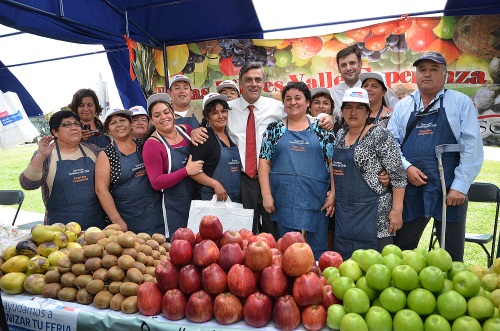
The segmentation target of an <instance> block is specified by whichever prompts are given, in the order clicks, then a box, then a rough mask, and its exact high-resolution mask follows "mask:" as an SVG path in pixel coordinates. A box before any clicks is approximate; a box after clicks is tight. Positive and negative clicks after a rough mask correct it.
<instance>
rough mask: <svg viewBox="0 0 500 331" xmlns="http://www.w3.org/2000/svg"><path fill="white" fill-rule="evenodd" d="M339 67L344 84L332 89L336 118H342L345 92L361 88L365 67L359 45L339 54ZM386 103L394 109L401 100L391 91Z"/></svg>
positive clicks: (345, 49) (388, 91) (347, 48)
mask: <svg viewBox="0 0 500 331" xmlns="http://www.w3.org/2000/svg"><path fill="white" fill-rule="evenodd" d="M337 66H338V68H339V73H340V75H341V76H342V79H343V80H344V82H342V83H340V84H338V85H335V86H334V87H332V88H331V89H330V91H331V93H332V97H333V101H334V102H335V111H334V117H339V116H340V106H341V105H342V98H343V97H344V93H345V91H347V90H348V89H350V88H352V87H361V83H362V82H361V81H360V80H359V75H360V74H361V68H362V67H363V60H361V50H360V49H359V48H358V46H357V45H352V46H349V47H346V48H344V49H342V50H341V51H340V52H338V53H337ZM385 101H386V104H387V105H388V107H390V108H393V107H394V106H395V105H396V103H397V102H398V101H399V98H398V97H397V96H396V95H395V94H394V92H392V91H391V90H390V89H388V90H387V93H386V94H385Z"/></svg>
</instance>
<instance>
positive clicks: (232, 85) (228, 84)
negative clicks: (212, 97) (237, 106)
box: [216, 79, 240, 95]
mask: <svg viewBox="0 0 500 331" xmlns="http://www.w3.org/2000/svg"><path fill="white" fill-rule="evenodd" d="M226 87H229V88H234V89H235V90H236V91H238V95H240V90H239V89H238V85H236V83H235V82H234V80H230V79H229V80H224V81H222V82H221V83H220V84H219V85H218V86H217V88H216V89H217V93H220V90H222V89H223V88H226Z"/></svg>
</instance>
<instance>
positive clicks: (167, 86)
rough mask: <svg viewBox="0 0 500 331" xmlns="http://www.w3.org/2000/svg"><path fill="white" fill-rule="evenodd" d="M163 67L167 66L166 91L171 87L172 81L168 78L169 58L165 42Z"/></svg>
mask: <svg viewBox="0 0 500 331" xmlns="http://www.w3.org/2000/svg"><path fill="white" fill-rule="evenodd" d="M162 53H163V67H164V68H165V91H166V90H167V89H168V88H169V87H170V82H169V78H168V59H167V45H166V44H165V42H163V49H162Z"/></svg>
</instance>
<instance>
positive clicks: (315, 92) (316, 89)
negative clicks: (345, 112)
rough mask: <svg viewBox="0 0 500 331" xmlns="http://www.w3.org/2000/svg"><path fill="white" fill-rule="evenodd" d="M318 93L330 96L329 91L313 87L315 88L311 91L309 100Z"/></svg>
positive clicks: (324, 88)
mask: <svg viewBox="0 0 500 331" xmlns="http://www.w3.org/2000/svg"><path fill="white" fill-rule="evenodd" d="M318 93H326V94H329V95H330V96H331V95H332V94H331V93H330V90H329V89H327V88H326V87H315V88H312V89H311V98H312V97H313V96H315V95H316V94H318Z"/></svg>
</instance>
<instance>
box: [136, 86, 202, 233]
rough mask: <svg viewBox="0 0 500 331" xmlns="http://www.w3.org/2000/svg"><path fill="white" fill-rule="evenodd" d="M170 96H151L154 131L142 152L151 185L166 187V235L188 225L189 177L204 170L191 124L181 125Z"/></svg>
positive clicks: (192, 185) (147, 139)
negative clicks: (193, 151)
mask: <svg viewBox="0 0 500 331" xmlns="http://www.w3.org/2000/svg"><path fill="white" fill-rule="evenodd" d="M170 101H171V99H170V96H169V95H168V94H166V93H157V94H154V95H152V96H150V97H149V98H148V111H149V116H150V118H151V121H152V122H153V126H154V127H153V131H152V132H151V133H150V135H149V137H148V136H146V141H145V143H144V148H143V151H142V155H143V158H144V165H145V166H146V170H147V174H148V178H149V181H150V182H151V186H153V188H154V189H155V190H162V192H163V205H164V216H165V217H166V223H167V225H168V231H166V234H165V235H166V236H167V237H169V236H170V235H172V234H173V233H174V232H175V231H176V230H177V229H178V228H185V227H187V221H188V217H189V208H190V207H191V200H192V199H193V194H194V183H193V181H192V179H191V178H190V177H189V176H193V175H196V174H201V173H202V172H203V161H192V160H191V155H190V151H189V143H190V142H191V138H190V136H189V135H190V133H191V130H192V128H191V127H190V126H189V125H182V126H177V125H175V122H174V110H173V109H172V107H171V106H170Z"/></svg>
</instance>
